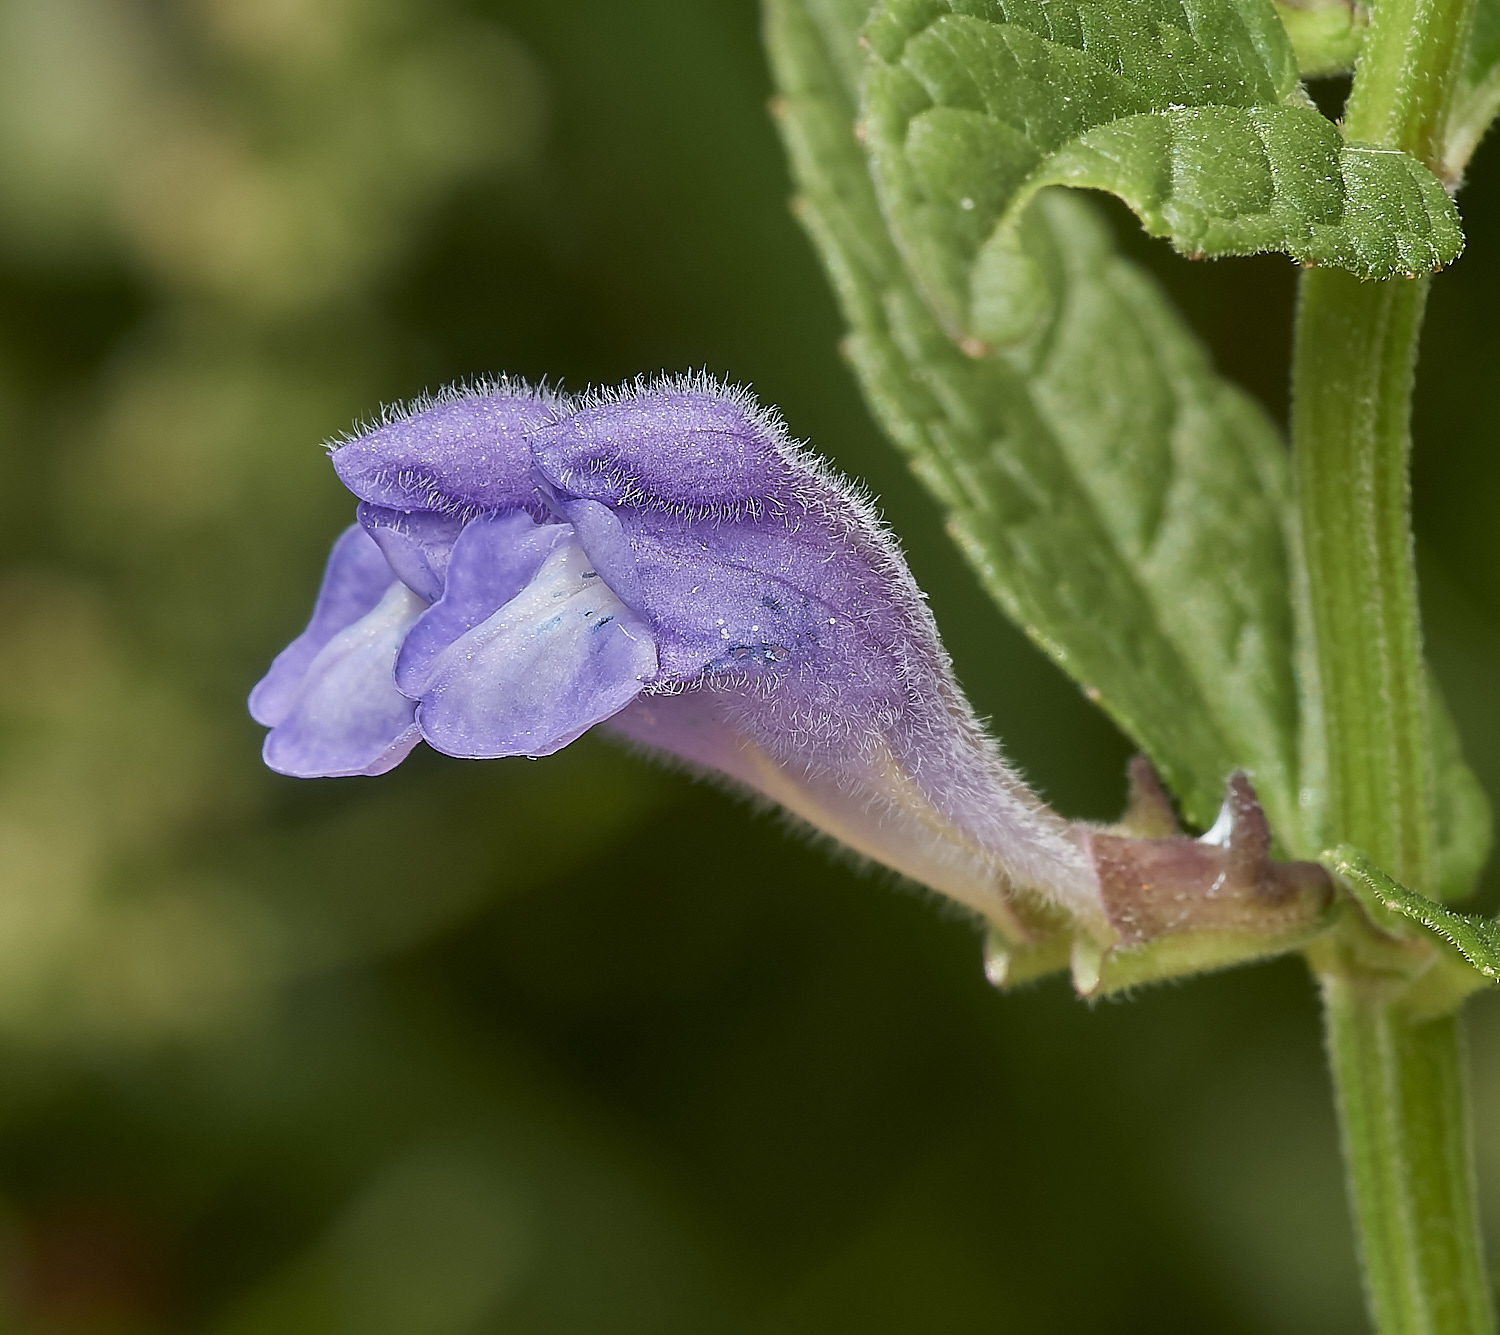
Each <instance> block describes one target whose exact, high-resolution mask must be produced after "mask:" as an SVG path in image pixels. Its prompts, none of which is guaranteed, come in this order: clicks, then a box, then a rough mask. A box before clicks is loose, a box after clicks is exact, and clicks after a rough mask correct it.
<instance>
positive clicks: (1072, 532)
mask: <svg viewBox="0 0 1500 1335" xmlns="http://www.w3.org/2000/svg"><path fill="white" fill-rule="evenodd" d="M933 8H936V6H934V7H933ZM866 12H867V11H866V6H865V5H864V4H863V3H862V2H861V0H769V2H768V5H767V18H768V24H767V32H768V37H769V41H770V47H771V52H772V58H773V63H774V65H775V68H776V74H777V79H778V82H779V84H780V86H781V89H782V93H783V97H782V99H781V123H782V127H783V131H784V134H785V138H786V142H787V145H788V148H789V151H790V154H791V158H792V163H793V170H794V174H795V177H796V180H797V184H798V187H799V190H800V192H801V199H800V204H799V207H800V213H801V216H802V218H803V220H804V222H805V224H806V226H807V227H808V229H809V231H810V232H811V233H812V235H813V237H814V240H815V241H816V243H817V245H818V247H819V249H820V251H821V252H822V255H823V258H824V261H825V263H826V264H827V266H828V269H829V271H830V273H831V275H832V277H833V280H834V284H835V287H836V288H837V291H838V294H839V297H840V300H841V302H842V305H843V308H844V312H845V316H846V318H847V320H848V322H849V324H850V326H851V330H852V332H851V335H850V337H849V340H848V342H847V344H846V352H847V354H848V356H849V359H850V360H851V362H852V363H853V365H854V367H855V370H856V372H857V374H858V376H859V378H860V381H861V384H862V386H863V388H864V391H865V394H866V397H867V399H868V400H869V402H870V403H871V405H872V407H873V409H874V411H875V413H876V415H877V416H878V418H879V419H880V421H881V422H882V424H883V425H884V426H885V428H886V430H887V431H888V432H889V434H890V435H891V436H892V438H893V439H894V440H895V441H896V442H897V443H898V444H899V445H900V446H901V447H902V448H903V449H904V450H905V451H906V453H907V454H908V456H909V457H910V458H911V460H912V463H913V466H914V467H915V469H916V470H917V472H918V473H919V475H920V476H921V477H922V479H923V480H924V482H925V483H926V484H927V485H928V487H929V488H930V489H931V490H932V491H933V493H934V494H935V495H936V496H937V497H938V499H939V500H940V501H941V503H942V504H943V505H944V506H945V507H946V509H947V510H948V513H949V515H950V522H951V527H952V530H953V532H954V534H955V535H956V537H957V538H958V540H959V542H960V543H961V544H962V545H963V547H964V549H965V551H966V552H967V553H968V555H969V557H970V559H971V560H972V561H973V563H974V565H975V566H976V568H977V569H978V570H979V572H980V574H981V576H982V577H983V579H984V581H985V583H986V585H987V586H988V588H989V589H990V591H991V593H992V594H993V595H994V596H995V598H996V599H997V600H998V601H999V602H1000V604H1001V606H1002V607H1003V608H1004V609H1005V610H1006V612H1007V613H1008V614H1009V615H1010V616H1011V617H1012V618H1013V619H1014V620H1015V621H1016V622H1017V623H1018V624H1019V625H1021V626H1022V627H1023V628H1025V630H1026V631H1027V632H1028V633H1029V634H1030V635H1031V637H1032V638H1033V639H1034V640H1036V641H1037V642H1038V643H1039V644H1041V645H1042V646H1043V647H1044V648H1045V649H1046V650H1047V652H1048V653H1050V654H1051V655H1052V657H1053V658H1054V659H1055V660H1056V661H1057V662H1058V663H1059V664H1061V665H1062V667H1063V668H1064V669H1065V670H1066V671H1068V672H1069V673H1071V674H1072V675H1073V677H1074V678H1075V679H1076V680H1078V681H1079V682H1080V683H1082V684H1083V685H1084V687H1085V688H1086V690H1087V691H1088V693H1089V695H1090V696H1091V698H1094V699H1097V700H1099V701H1100V702H1101V703H1102V704H1103V706H1104V707H1105V708H1106V709H1107V710H1108V711H1109V712H1110V713H1111V714H1112V715H1113V716H1114V718H1115V719H1116V720H1117V721H1118V722H1119V723H1120V724H1121V725H1122V726H1123V727H1124V728H1125V730H1126V731H1127V732H1128V733H1130V735H1131V736H1132V737H1133V738H1134V739H1135V740H1136V741H1137V742H1138V743H1139V744H1140V745H1141V747H1142V748H1143V749H1144V750H1145V751H1146V752H1147V753H1148V754H1149V755H1150V756H1151V757H1152V758H1153V760H1154V761H1155V762H1156V764H1157V767H1158V769H1159V770H1160V771H1161V773H1162V775H1163V777H1164V778H1165V779H1166V781H1167V783H1168V784H1169V786H1170V787H1171V788H1172V789H1173V791H1174V792H1175V793H1176V794H1177V795H1178V797H1179V799H1180V800H1181V801H1182V803H1183V806H1184V809H1185V813H1186V815H1187V817H1188V819H1189V820H1190V821H1192V822H1194V823H1196V824H1198V825H1203V826H1206V825H1208V824H1210V823H1211V822H1212V820H1213V818H1214V814H1215V812H1216V811H1217V810H1218V806H1219V801H1220V798H1221V796H1222V792H1223V780H1224V778H1225V776H1226V775H1227V774H1229V773H1230V771H1231V770H1233V769H1235V768H1245V769H1248V770H1250V771H1251V772H1252V773H1253V774H1254V776H1255V783H1256V788H1257V790H1258V792H1259V793H1260V795H1261V799H1262V801H1263V803H1264V804H1265V806H1266V809H1267V812H1268V814H1269V815H1270V817H1271V819H1272V823H1273V827H1274V828H1275V829H1276V831H1277V832H1278V835H1279V837H1280V838H1281V839H1282V840H1283V842H1284V843H1286V844H1287V845H1288V847H1289V849H1290V850H1291V851H1295V852H1303V851H1305V847H1306V839H1305V838H1304V837H1303V836H1302V835H1301V833H1300V823H1299V821H1300V816H1299V807H1298V802H1297V794H1298V787H1299V784H1298V736H1297V734H1298V697H1297V684H1296V680H1295V675H1294V672H1293V667H1292V661H1293V653H1292V645H1293V638H1294V632H1293V625H1292V611H1291V607H1292V599H1291V596H1290V593H1289V584H1290V579H1291V561H1290V556H1289V551H1290V548H1289V544H1288V539H1287V536H1286V521H1287V515H1288V510H1287V492H1288V482H1287V466H1286V458H1285V451H1284V449H1283V447H1282V445H1281V442H1280V441H1279V440H1278V438H1277V435H1276V432H1275V430H1274V428H1273V427H1272V426H1271V424H1270V423H1269V422H1268V421H1267V420H1266V418H1265V416H1264V414H1263V413H1262V412H1261V411H1260V410H1259V408H1258V407H1257V406H1256V405H1255V404H1254V403H1253V402H1252V401H1251V400H1250V399H1249V398H1248V397H1247V396H1246V395H1244V394H1243V393H1241V392H1240V391H1239V390H1237V389H1235V388H1234V387H1232V386H1230V385H1229V384H1227V383H1226V382H1224V381H1223V380H1221V379H1220V378H1219V377H1217V376H1216V375H1215V374H1214V372H1213V370H1212V368H1211V367H1210V365H1209V364H1208V361H1207V359H1206V357H1205V355H1204V353H1203V351H1202V349H1201V348H1200V347H1199V346H1198V344H1197V343H1196V341H1195V340H1194V339H1193V337H1192V336H1191V335H1190V334H1189V333H1188V332H1187V330H1186V329H1185V328H1184V327H1183V325H1182V323H1181V321H1180V319H1179V318H1178V317H1177V316H1176V314H1175V313H1174V312H1173V311H1172V309H1171V307H1170V306H1169V304H1168V303H1167V302H1166V301H1165V299H1164V298H1163V296H1162V294H1161V293H1160V291H1159V290H1158V288H1157V287H1156V286H1155V284H1154V283H1153V282H1152V280H1151V279H1150V278H1148V277H1147V276H1146V275H1145V274H1143V273H1142V272H1141V271H1140V270H1139V269H1138V268H1136V267H1135V266H1134V265H1132V264H1131V263H1129V262H1128V261H1126V260H1124V259H1122V258H1121V257H1119V256H1118V255H1117V254H1116V253H1115V252H1114V250H1113V246H1112V244H1111V241H1110V239H1109V237H1108V234H1107V232H1106V230H1105V229H1104V228H1103V226H1102V225H1101V224H1100V222H1099V221H1098V220H1097V219H1096V218H1095V216H1094V215H1093V212H1092V210H1091V208H1090V206H1089V205H1088V203H1087V201H1085V200H1084V199H1082V198H1081V197H1079V196H1077V195H1076V194H1072V193H1070V192H1058V191H1048V192H1046V193H1045V194H1043V195H1041V196H1040V197H1039V198H1038V199H1037V201H1036V205H1035V207H1033V208H1030V209H1028V210H1026V211H1025V212H1024V215H1023V216H1022V217H1021V219H1020V221H1019V223H1018V228H1017V234H1018V236H1019V237H1020V240H1021V243H1022V244H1023V245H1024V246H1025V253H1026V255H1027V257H1028V261H1029V262H1030V263H1032V264H1033V265H1034V266H1035V267H1036V269H1037V271H1038V272H1039V273H1041V274H1042V275H1043V276H1044V281H1045V283H1046V286H1047V291H1048V293H1049V294H1050V296H1051V299H1052V303H1053V310H1052V315H1051V317H1050V318H1049V320H1048V321H1047V325H1046V328H1045V331H1044V332H1042V333H1041V334H1039V335H1036V336H1034V337H1032V338H1030V339H1027V340H1026V341H1024V342H1021V343H1018V344H1016V345H1014V346H1013V347H1012V348H1010V349H1009V350H1008V351H1007V352H1006V353H1005V354H1004V355H997V356H991V357H985V358H979V359H976V358H973V357H970V356H967V355H965V353H964V352H963V351H961V350H960V348H959V347H958V346H957V345H956V344H955V341H954V339H953V338H952V337H950V334H949V332H948V331H947V330H946V329H945V328H944V324H943V322H942V321H941V320H940V319H939V318H938V317H937V316H935V314H934V311H933V309H932V308H930V307H929V304H928V302H927V301H926V300H924V296H925V295H926V291H927V286H926V285H925V284H924V285H923V286H922V288H921V289H919V287H918V285H917V284H916V283H915V282H914V281H913V279H912V277H911V275H910V273H909V272H908V268H907V264H906V260H907V259H910V258H911V252H910V251H907V252H906V254H905V256H903V253H902V252H901V251H899V250H898V249H897V247H896V245H895V244H893V241H892V239H891V234H890V232H889V231H888V229H887V225H886V220H885V218H884V217H883V216H882V213H881V210H880V206H879V203H878V202H877V198H876V194H875V191H874V189H873V187H872V184H871V178H870V174H869V172H868V170H867V167H866V163H865V155H864V153H863V151H862V150H861V148H860V146H859V144H858V142H857V140H856V138H855V135H854V130H853V126H854V119H855V105H856V102H855V97H856V79H857V77H858V72H859V65H860V61H859V54H858V50H857V46H856V41H857V35H858V30H859V25H860V23H861V21H862V20H863V19H864V17H865V14H866ZM1271 21H1272V22H1273V23H1274V22H1275V19H1274V16H1273V17H1272V20H1271ZM1247 40H1248V39H1247ZM1280 40H1281V41H1282V42H1283V44H1284V38H1282V39H1280ZM1250 46H1251V48H1252V49H1253V43H1251V44H1250ZM1249 58H1250V57H1249V56H1246V57H1245V59H1246V60H1249ZM1288 59H1289V57H1288ZM1064 91H1065V90H1064ZM929 260H930V262H931V264H934V265H937V266H938V267H941V266H942V264H943V262H944V261H943V252H942V250H941V248H938V249H936V250H934V251H932V252H930V254H929ZM920 267H921V265H920V263H919V262H915V261H914V262H913V268H920Z"/></svg>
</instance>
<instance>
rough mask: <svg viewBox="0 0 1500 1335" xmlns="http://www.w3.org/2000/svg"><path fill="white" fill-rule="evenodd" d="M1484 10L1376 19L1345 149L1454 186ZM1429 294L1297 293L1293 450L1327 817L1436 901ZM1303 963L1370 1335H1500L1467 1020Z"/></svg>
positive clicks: (1326, 287)
mask: <svg viewBox="0 0 1500 1335" xmlns="http://www.w3.org/2000/svg"><path fill="white" fill-rule="evenodd" d="M1472 11H1473V5H1472V0H1378V3H1377V4H1376V5H1375V8H1374V15H1373V18H1372V23H1371V27H1370V31H1369V33H1368V34H1367V36H1366V39H1365V45H1364V49H1363V51H1362V53H1361V56H1360V60H1359V65H1358V68H1357V70H1356V72H1355V80H1354V87H1353V89H1352V91H1351V94H1350V98H1349V103H1348V106H1347V108H1346V111H1345V120H1344V132H1345V134H1346V135H1347V137H1348V138H1349V139H1350V140H1352V141H1356V142H1363V143H1373V144H1377V145H1379V146H1381V147H1386V148H1392V149H1404V150H1406V151H1408V152H1411V153H1413V154H1415V155H1416V156H1418V157H1419V158H1421V159H1422V160H1423V161H1425V162H1426V163H1427V164H1428V165H1429V166H1432V167H1433V168H1434V169H1438V168H1439V167H1440V165H1441V162H1442V156H1443V134H1444V130H1445V126H1446V120H1447V108H1448V105H1449V102H1450V100H1451V96H1452V88H1453V83H1454V78H1455V75H1456V71H1457V69H1458V65H1459V61H1460V60H1461V58H1462V54H1463V49H1464V44H1465V42H1466V41H1467V35H1468V31H1469V26H1470V23H1471V21H1472ZM1427 285H1428V280H1427V279H1426V278H1425V277H1423V278H1419V279H1411V280H1400V279H1398V280H1395V281H1393V282H1386V283H1362V282H1360V281H1359V280H1358V279H1356V278H1354V277H1352V276H1350V275H1348V274H1345V273H1339V272H1332V271H1322V270H1318V271H1314V272H1311V273H1308V274H1306V275H1304V277H1303V280H1302V290H1301V298H1300V302H1299V306H1298V314H1297V343H1296V354H1295V364H1294V367H1293V395H1294V402H1293V413H1292V439H1293V446H1294V449H1295V452H1296V466H1297V483H1298V500H1299V505H1300V507H1301V522H1302V537H1303V544H1304V549H1305V552H1306V560H1307V587H1308V592H1309V601H1310V610H1311V619H1312V625H1313V632H1314V638H1315V643H1316V649H1317V664H1318V673H1319V679H1320V685H1321V689H1322V695H1323V716H1324V741H1325V744H1326V751H1327V759H1328V782H1327V789H1326V792H1325V793H1324V794H1323V795H1322V798H1321V807H1322V809H1321V811H1319V812H1318V813H1317V815H1318V816H1319V817H1320V824H1321V826H1322V828H1323V830H1324V832H1325V835H1326V837H1327V838H1328V839H1329V841H1330V842H1348V843H1352V844H1354V845H1356V846H1357V847H1359V848H1361V849H1362V850H1363V851H1364V852H1365V853H1366V854H1368V855H1369V856H1370V857H1372V858H1373V859H1374V860H1375V861H1376V862H1377V863H1379V864H1380V865H1381V866H1382V867H1383V868H1385V869H1386V870H1387V871H1388V872H1389V873H1390V874H1391V875H1393V876H1394V877H1395V878H1396V879H1397V880H1399V881H1401V882H1403V883H1404V884H1406V885H1408V886H1410V887H1412V888H1413V889H1416V890H1419V891H1421V892H1422V893H1425V894H1429V895H1430V894H1433V893H1434V891H1435V889H1436V886H1437V868H1436V857H1437V833H1436V828H1437V821H1436V806H1435V796H1434V779H1433V759H1432V743H1431V737H1430V733H1429V727H1428V717H1427V691H1426V673H1425V668H1424V665H1423V659H1422V641H1421V623H1420V619H1419V615H1418V608H1417V585H1416V571H1415V566H1414V563H1413V559H1412V538H1411V505H1410V495H1409V480H1408V479H1409V470H1408V460H1409V455H1410V451H1411V438H1410V426H1409V422H1410V415H1411V388H1412V374H1413V370H1414V367H1415V364H1416V354H1417V343H1418V339H1419V336H1420V333H1421V326H1422V315H1423V311H1424V307H1425V305H1426V298H1427ZM1310 954H1311V955H1312V962H1313V964H1314V967H1315V968H1316V969H1317V970H1318V972H1319V974H1320V975H1321V978H1322V983H1323V991H1324V998H1325V1004H1326V1013H1327V1034H1328V1052H1329V1060H1330V1062H1331V1064H1332V1067H1333V1074H1334V1083H1335V1085H1336V1087H1337V1092H1338V1105H1339V1114H1340V1123H1341V1127H1342V1134H1343V1144H1344V1154H1345V1160H1346V1163H1347V1167H1348V1181H1349V1190H1350V1197H1351V1202H1352V1205H1353V1210H1354V1216H1355V1222H1356V1225H1357V1227H1358V1231H1359V1235H1360V1255H1361V1260H1362V1263H1363V1268H1364V1275H1365V1290H1366V1294H1367V1296H1368V1299H1369V1302H1370V1307H1371V1311H1372V1314H1373V1316H1374V1319H1375V1323H1376V1327H1377V1329H1378V1330H1379V1331H1380V1332H1381V1335H1488V1333H1489V1332H1492V1331H1493V1330H1494V1321H1493V1316H1492V1309H1491V1303H1490V1295H1489V1286H1488V1282H1487V1276H1486V1274H1485V1269H1484V1265H1483V1261H1482V1257H1483V1248H1482V1245H1481V1242H1480V1238H1479V1230H1478V1221H1477V1217H1476V1215H1475V1212H1474V1203H1473V1188H1472V1181H1473V1166H1472V1151H1471V1148H1470V1145H1469V1134H1468V1129H1467V1118H1468V1109H1467V1102H1466V1097H1465V1090H1464V1078H1463V1054H1462V1050H1461V1047H1460V1041H1459V1040H1460V1034H1459V1022H1458V1019H1457V1017H1456V1016H1452V1015H1448V1016H1441V1017H1436V1018H1432V1017H1422V1016H1419V1015H1418V1014H1417V1012H1416V1011H1415V1010H1414V1008H1413V1005H1412V1002H1411V998H1410V996H1409V995H1408V994H1407V993H1406V986H1405V983H1404V982H1403V973H1404V970H1403V968H1402V966H1401V961H1400V960H1399V958H1397V957H1396V956H1395V955H1394V954H1393V953H1392V952H1391V951H1388V950H1383V949H1382V948H1381V947H1380V946H1379V944H1378V942H1376V941H1375V939H1374V936H1373V933H1372V932H1371V930H1370V929H1369V927H1368V926H1367V925H1366V924H1365V923H1364V922H1363V920H1362V919H1361V918H1360V917H1359V915H1357V914H1350V915H1349V916H1348V918H1347V919H1346V921H1345V924H1344V925H1343V927H1342V928H1341V929H1339V932H1338V933H1337V934H1336V938H1335V939H1334V940H1332V941H1329V942H1327V943H1325V944H1324V945H1322V946H1321V947H1319V949H1318V950H1317V951H1316V952H1310Z"/></svg>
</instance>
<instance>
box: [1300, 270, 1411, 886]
mask: <svg viewBox="0 0 1500 1335" xmlns="http://www.w3.org/2000/svg"><path fill="white" fill-rule="evenodd" d="M1426 295H1427V280H1425V279H1417V280H1415V281H1409V282H1408V281H1400V280H1398V281H1396V282H1391V283H1369V282H1361V281H1360V280H1359V279H1357V278H1355V277H1353V276H1352V275H1350V274H1346V273H1344V272H1342V271H1340V270H1333V269H1328V270H1323V269H1319V270H1314V271H1312V272H1311V273H1308V274H1307V275H1305V276H1304V278H1303V280H1302V293H1301V302H1300V305H1299V310H1298V319H1297V358H1296V368H1295V379H1294V384H1293V389H1294V396H1295V397H1294V408H1293V416H1292V438H1293V441H1294V443H1295V447H1296V455H1297V458H1296V463H1297V481H1298V488H1299V497H1300V500H1301V505H1302V536H1303V544H1304V549H1305V551H1306V554H1307V573H1308V587H1309V592H1310V595H1311V602H1312V619H1313V625H1314V628H1315V632H1316V637H1317V646H1318V667H1319V676H1320V679H1321V684H1322V689H1323V696H1324V730H1325V738H1326V743H1327V751H1328V791H1327V795H1326V798H1325V809H1324V813H1323V815H1324V823H1325V826H1326V828H1327V831H1328V835H1329V837H1330V842H1349V843H1352V844H1355V845H1357V846H1358V847H1359V848H1360V849H1361V850H1363V851H1364V852H1365V853H1366V854H1367V855H1368V856H1369V857H1371V858H1373V859H1374V860H1375V862H1376V863H1378V864H1379V865H1380V866H1381V867H1382V868H1383V869H1384V870H1385V871H1387V872H1388V873H1389V874H1390V875H1392V876H1394V877H1395V878H1396V879H1397V880H1398V881H1400V882H1402V883H1403V884H1404V885H1408V886H1411V887H1412V888H1413V889H1417V890H1421V891H1422V892H1423V893H1427V894H1430V893H1431V892H1432V889H1433V887H1434V885H1435V884H1436V868H1435V866H1434V854H1435V847H1436V836H1435V824H1436V822H1435V819H1434V816H1435V811H1434V797H1433V765H1432V747H1431V741H1430V738H1429V729H1428V721H1427V687H1426V677H1425V673H1424V671H1423V666H1422V647H1421V630H1420V624H1419V620H1418V613H1417V588H1416V574H1415V570H1414V567H1413V563H1412V549H1411V521H1410V509H1411V507H1410V501H1409V497H1408V482H1407V477H1408V469H1407V457H1408V455H1409V453H1410V436H1409V432H1408V425H1407V424H1408V419H1409V415H1410V406H1411V382H1412V369H1413V365H1414V363H1415V360H1416V350H1417V337H1418V334H1419V331H1420V328H1421V321H1422V310H1423V306H1424V305H1425V300H1426Z"/></svg>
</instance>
